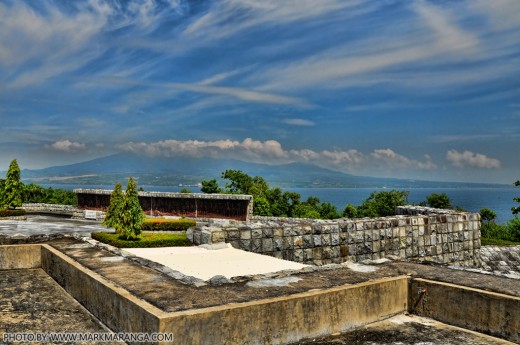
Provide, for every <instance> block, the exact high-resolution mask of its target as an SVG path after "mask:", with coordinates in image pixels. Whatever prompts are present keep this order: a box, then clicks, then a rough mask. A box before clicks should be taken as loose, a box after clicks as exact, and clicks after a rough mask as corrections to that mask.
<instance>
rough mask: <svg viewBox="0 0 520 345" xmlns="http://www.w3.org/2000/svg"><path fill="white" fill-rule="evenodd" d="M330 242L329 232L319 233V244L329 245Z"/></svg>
mask: <svg viewBox="0 0 520 345" xmlns="http://www.w3.org/2000/svg"><path fill="white" fill-rule="evenodd" d="M331 243H332V241H331V238H330V234H323V235H321V245H322V246H323V247H327V246H330V245H331Z"/></svg>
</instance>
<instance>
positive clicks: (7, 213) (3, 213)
mask: <svg viewBox="0 0 520 345" xmlns="http://www.w3.org/2000/svg"><path fill="white" fill-rule="evenodd" d="M19 216H25V210H20V209H18V210H9V209H4V210H0V217H19Z"/></svg>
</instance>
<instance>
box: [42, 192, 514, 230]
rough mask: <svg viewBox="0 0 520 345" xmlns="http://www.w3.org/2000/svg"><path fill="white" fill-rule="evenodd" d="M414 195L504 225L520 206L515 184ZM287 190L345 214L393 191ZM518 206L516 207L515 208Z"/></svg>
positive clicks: (418, 199) (413, 198)
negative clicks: (437, 198)
mask: <svg viewBox="0 0 520 345" xmlns="http://www.w3.org/2000/svg"><path fill="white" fill-rule="evenodd" d="M40 185H41V186H42V187H46V188H48V187H52V188H62V189H75V188H85V189H109V190H112V189H113V188H114V186H112V185H75V184H44V183H40ZM139 187H142V188H143V189H144V190H146V191H156V192H179V191H180V190H181V189H183V188H185V189H189V190H191V191H192V192H194V193H198V192H200V187H198V186H148V185H139ZM397 189H399V190H405V191H408V192H410V194H409V196H408V202H409V203H410V204H418V203H420V202H421V201H424V200H426V196H428V195H430V194H432V193H437V194H441V193H446V194H447V195H448V197H449V198H450V200H451V203H452V205H453V206H460V207H462V208H464V209H465V210H468V211H470V212H479V211H480V210H481V209H482V208H489V209H491V210H492V211H494V212H495V213H496V214H497V218H496V222H498V223H504V222H507V221H509V220H510V219H511V218H513V214H512V213H511V208H512V207H513V206H518V204H517V203H515V202H513V198H515V197H520V188H519V187H516V188H515V187H514V186H513V185H511V186H508V185H503V186H502V185H501V186H497V185H492V186H490V187H461V188H443V187H438V188H416V187H414V188H397ZM284 190H288V191H293V192H297V193H299V194H300V195H301V196H302V198H301V200H306V199H307V198H308V197H309V196H315V197H318V198H319V199H320V200H321V201H322V202H330V203H331V204H333V205H335V206H336V207H337V208H338V211H339V212H340V213H341V211H342V210H343V208H344V207H345V205H347V204H352V205H360V204H361V203H362V202H363V201H364V200H365V199H367V198H368V197H369V196H370V193H372V192H377V191H389V190H391V188H284ZM515 204H516V205H515Z"/></svg>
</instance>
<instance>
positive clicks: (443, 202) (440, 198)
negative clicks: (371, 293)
mask: <svg viewBox="0 0 520 345" xmlns="http://www.w3.org/2000/svg"><path fill="white" fill-rule="evenodd" d="M426 205H427V206H429V207H433V208H443V209H451V208H452V207H453V206H451V200H450V198H449V197H448V195H446V193H442V194H437V193H432V194H430V195H428V196H427V197H426Z"/></svg>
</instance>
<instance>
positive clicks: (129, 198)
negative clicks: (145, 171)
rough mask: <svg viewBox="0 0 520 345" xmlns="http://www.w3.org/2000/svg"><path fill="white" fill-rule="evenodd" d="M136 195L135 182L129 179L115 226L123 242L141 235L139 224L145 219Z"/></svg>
mask: <svg viewBox="0 0 520 345" xmlns="http://www.w3.org/2000/svg"><path fill="white" fill-rule="evenodd" d="M137 193H138V192H137V182H135V180H134V179H133V178H132V177H130V178H129V179H128V184H127V186H126V191H125V199H124V202H123V204H122V207H121V218H120V219H119V221H118V222H117V225H116V230H117V231H118V232H119V237H120V238H121V239H123V240H127V239H136V238H138V236H139V235H140V234H141V224H142V222H143V220H144V219H145V218H146V217H145V215H144V212H143V210H142V208H141V204H140V203H139V196H138V194H137Z"/></svg>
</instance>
